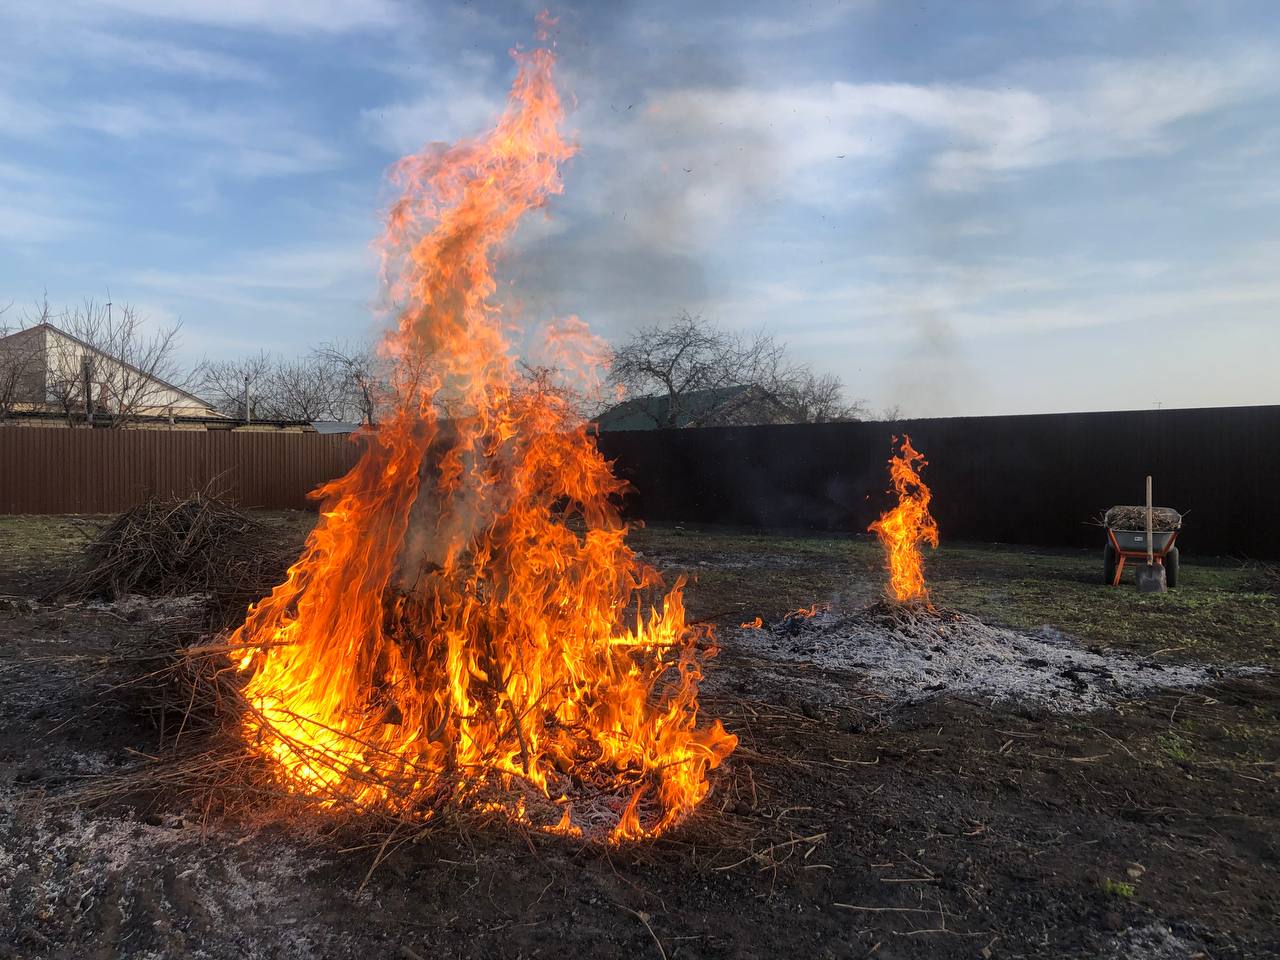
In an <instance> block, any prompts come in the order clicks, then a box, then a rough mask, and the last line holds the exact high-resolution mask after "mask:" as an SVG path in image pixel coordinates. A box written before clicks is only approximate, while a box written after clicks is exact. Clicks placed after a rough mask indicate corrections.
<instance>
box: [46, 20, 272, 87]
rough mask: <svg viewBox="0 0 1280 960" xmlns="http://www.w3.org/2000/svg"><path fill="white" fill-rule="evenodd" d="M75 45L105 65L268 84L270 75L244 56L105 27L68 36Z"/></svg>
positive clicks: (84, 55)
mask: <svg viewBox="0 0 1280 960" xmlns="http://www.w3.org/2000/svg"><path fill="white" fill-rule="evenodd" d="M64 42H65V43H71V44H74V47H75V50H76V56H77V57H78V58H80V59H81V60H87V61H89V62H91V63H96V64H98V65H102V66H108V67H113V68H117V69H118V68H122V67H123V68H126V69H128V70H130V71H133V70H138V69H141V70H151V71H154V72H157V73H168V74H176V75H182V76H189V77H199V78H203V79H206V80H230V81H237V82H244V83H265V82H266V81H267V80H269V79H270V74H269V73H268V72H267V71H266V70H264V69H263V68H262V67H260V66H258V65H257V64H255V63H253V62H252V61H249V60H246V59H244V58H243V57H237V56H233V55H231V54H227V53H223V52H221V51H217V50H207V49H200V48H198V47H190V46H185V45H182V44H177V43H170V42H167V41H164V40H158V39H146V40H142V39H137V38H134V37H128V36H124V35H122V34H119V33H114V32H109V31H105V30H86V31H82V32H80V33H79V34H76V33H71V34H70V35H68V36H65V37H64Z"/></svg>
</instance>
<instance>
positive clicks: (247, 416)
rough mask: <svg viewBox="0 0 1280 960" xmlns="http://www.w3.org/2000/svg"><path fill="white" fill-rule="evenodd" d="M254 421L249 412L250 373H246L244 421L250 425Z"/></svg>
mask: <svg viewBox="0 0 1280 960" xmlns="http://www.w3.org/2000/svg"><path fill="white" fill-rule="evenodd" d="M252 421H253V417H252V416H251V415H250V413H249V375H248V374H247V373H246V374H245V375H244V423H245V426H248V425H249V424H250V423H251V422H252Z"/></svg>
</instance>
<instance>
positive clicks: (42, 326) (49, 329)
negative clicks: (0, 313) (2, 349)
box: [0, 320, 224, 417]
mask: <svg viewBox="0 0 1280 960" xmlns="http://www.w3.org/2000/svg"><path fill="white" fill-rule="evenodd" d="M31 330H44V331H45V332H46V333H56V334H57V335H58V336H60V337H63V338H65V339H67V340H70V341H71V342H72V343H75V344H78V345H79V346H81V347H84V348H85V349H86V350H92V351H93V352H94V353H96V354H97V355H98V356H100V357H106V358H107V359H108V360H110V361H111V362H112V363H118V364H120V366H122V367H125V368H127V369H129V370H132V371H133V372H134V373H136V374H138V375H139V376H142V377H146V378H147V379H149V380H154V381H155V382H156V383H158V384H160V386H162V387H164V388H165V389H166V390H172V391H173V392H174V393H177V394H180V395H181V396H184V397H186V398H187V399H188V400H194V401H195V402H196V403H198V404H199V405H200V406H202V407H206V408H207V409H209V410H210V411H211V415H212V416H215V417H223V416H224V415H223V414H221V413H218V412H217V411H216V410H214V408H213V404H211V403H209V402H208V401H207V400H202V399H200V398H199V397H197V396H196V395H195V394H194V393H191V392H189V391H187V390H184V389H182V387H179V386H177V385H176V384H173V383H169V381H167V380H164V379H162V378H160V377H157V376H155V375H154V374H150V373H147V372H146V371H145V370H140V369H139V368H138V367H135V366H134V365H133V364H132V363H130V362H129V361H127V360H121V359H120V358H119V357H113V356H112V355H111V354H109V353H107V352H106V351H104V350H100V349H99V348H98V347H95V346H94V345H93V344H91V343H86V342H85V341H84V340H81V339H80V338H79V337H77V336H75V335H74V334H71V333H67V331H65V330H63V329H62V328H61V327H56V326H54V325H53V324H52V323H50V322H49V321H47V320H42V321H40V322H39V323H37V324H35V325H33V326H30V327H28V328H27V329H26V330H19V331H18V332H17V333H11V334H9V336H7V337H0V343H2V342H4V341H5V340H8V339H9V338H10V337H18V336H22V335H23V334H26V333H28V332H29V331H31Z"/></svg>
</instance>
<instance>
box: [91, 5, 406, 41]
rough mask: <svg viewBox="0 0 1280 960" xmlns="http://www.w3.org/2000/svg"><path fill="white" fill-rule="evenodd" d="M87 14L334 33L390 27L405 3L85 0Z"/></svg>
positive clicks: (294, 31)
mask: <svg viewBox="0 0 1280 960" xmlns="http://www.w3.org/2000/svg"><path fill="white" fill-rule="evenodd" d="M75 7H76V8H77V10H78V11H79V12H81V13H83V14H86V15H95V14H96V15H99V16H103V17H110V16H113V15H114V16H121V15H124V16H130V17H137V18H145V19H155V20H168V21H175V22H181V23H194V24H202V25H205V26H212V27H223V28H231V29H241V30H245V29H254V30H266V31H269V32H273V33H284V34H288V33H321V34H326V33H327V34H337V33H347V32H351V31H357V30H378V29H388V28H392V27H394V26H396V25H397V24H399V23H401V22H403V19H404V16H405V11H404V8H403V7H402V6H401V5H400V4H398V3H395V2H392V0H272V2H269V3H264V2H262V0H218V2H216V3H210V2H208V0H88V2H81V3H76V4H75Z"/></svg>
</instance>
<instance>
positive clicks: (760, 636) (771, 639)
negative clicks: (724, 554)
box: [735, 600, 1218, 713]
mask: <svg viewBox="0 0 1280 960" xmlns="http://www.w3.org/2000/svg"><path fill="white" fill-rule="evenodd" d="M810 614H811V611H807V610H805V611H798V612H797V613H793V614H789V615H788V616H786V617H783V618H782V619H781V620H779V621H778V622H777V623H774V624H771V625H767V626H763V627H760V628H751V627H744V628H742V629H740V630H739V631H738V632H737V634H736V637H735V645H739V646H741V647H743V648H745V650H746V651H748V652H750V653H752V654H754V655H757V656H759V657H762V658H764V659H769V660H773V661H775V662H784V663H795V662H802V663H808V664H812V665H814V666H818V667H822V668H825V669H828V670H832V671H839V672H841V673H852V674H855V675H859V676H861V677H862V678H864V683H865V688H866V689H868V690H873V691H876V692H879V693H881V694H883V695H885V696H887V697H889V698H890V699H891V700H893V701H895V702H897V703H903V704H905V703H916V702H921V701H925V700H930V699H933V698H936V697H942V696H952V697H958V698H963V699H969V700H976V701H980V702H982V703H984V704H987V705H990V706H997V705H1001V706H1024V707H1030V708H1039V709H1045V710H1050V711H1053V712H1059V713H1082V712H1086V711H1090V710H1096V709H1099V708H1101V707H1104V706H1107V705H1108V704H1112V703H1115V702H1117V701H1119V700H1124V699H1128V698H1132V697H1134V696H1137V695H1140V694H1142V693H1144V692H1147V691H1151V690H1157V689H1164V688H1184V687H1195V686H1200V685H1203V684H1206V683H1209V682H1211V681H1213V680H1214V679H1216V678H1217V677H1218V673H1217V672H1216V671H1214V670H1212V669H1210V668H1207V667H1202V666H1197V665H1189V664H1165V663H1159V662H1157V661H1155V660H1153V659H1150V658H1138V657H1130V656H1127V655H1124V654H1121V653H1116V652H1113V651H1108V650H1103V649H1101V648H1098V647H1087V648H1086V647H1084V646H1081V645H1080V644H1079V643H1077V642H1076V641H1075V640H1073V639H1072V638H1070V637H1068V636H1066V635H1065V634H1063V633H1061V632H1059V631H1057V630H1055V629H1053V628H1052V627H1048V626H1044V627H1041V628H1039V629H1038V630H1035V631H1032V632H1022V631H1018V630H1012V629H1008V628H1005V627H996V626H992V625H990V624H987V623H983V622H982V621H981V620H978V619H977V618H975V617H972V616H969V615H968V614H964V613H960V612H958V611H954V610H946V609H940V608H933V607H930V606H928V605H926V604H921V603H894V602H891V601H887V600H882V601H879V602H877V603H874V604H871V605H870V606H868V607H864V608H862V609H860V610H855V611H852V612H847V613H839V612H831V611H824V610H817V611H814V612H812V614H811V615H810ZM851 692H852V691H851Z"/></svg>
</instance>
